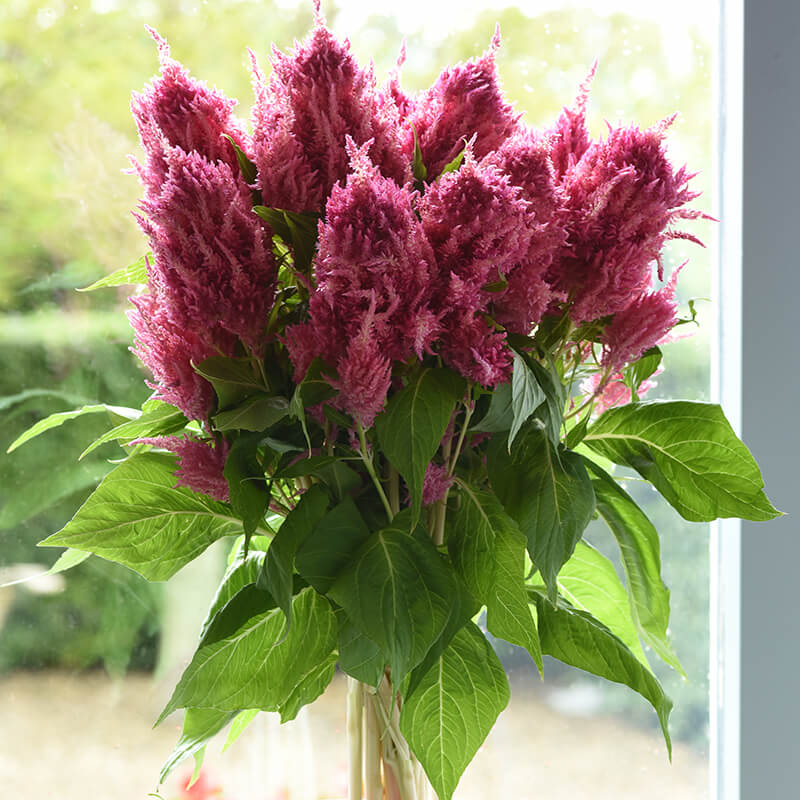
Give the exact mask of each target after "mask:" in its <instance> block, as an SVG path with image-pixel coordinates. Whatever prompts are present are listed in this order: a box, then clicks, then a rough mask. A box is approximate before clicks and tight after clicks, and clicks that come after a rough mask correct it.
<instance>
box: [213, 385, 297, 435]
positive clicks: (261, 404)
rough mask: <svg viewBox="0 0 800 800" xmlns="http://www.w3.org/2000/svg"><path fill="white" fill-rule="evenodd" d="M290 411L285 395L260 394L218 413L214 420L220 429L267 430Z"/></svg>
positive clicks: (216, 426) (215, 425)
mask: <svg viewBox="0 0 800 800" xmlns="http://www.w3.org/2000/svg"><path fill="white" fill-rule="evenodd" d="M288 413H289V401H288V400H287V399H286V398H285V397H279V396H270V395H264V394H259V395H255V396H253V397H248V398H247V399H246V400H244V401H243V402H242V403H241V404H240V405H238V406H236V407H235V408H231V409H229V410H228V411H222V412H221V413H219V414H217V415H216V416H215V417H214V419H213V421H214V427H215V428H216V429H217V430H218V431H234V430H236V431H256V432H260V431H265V430H267V428H269V427H271V426H272V425H274V424H275V423H276V422H279V421H280V420H282V419H283V418H284V417H285V416H286V415H287V414H288Z"/></svg>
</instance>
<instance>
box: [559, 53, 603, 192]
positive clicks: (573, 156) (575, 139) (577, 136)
mask: <svg viewBox="0 0 800 800" xmlns="http://www.w3.org/2000/svg"><path fill="white" fill-rule="evenodd" d="M596 71H597V62H596V61H595V63H594V64H593V65H592V68H591V70H589V74H588V75H587V76H586V78H585V80H584V81H583V83H582V84H581V85H580V89H579V90H578V96H577V97H576V98H575V102H574V104H573V105H572V107H570V108H567V107H564V109H563V110H562V111H561V114H560V116H559V117H558V120H557V121H556V124H555V125H554V126H553V128H552V130H551V131H550V156H551V159H552V162H553V171H554V173H555V177H556V179H557V180H558V181H561V180H562V179H563V178H564V175H565V174H566V173H567V172H568V171H569V170H570V169H571V168H572V167H574V166H575V164H577V163H578V161H580V159H581V157H582V156H583V154H584V153H585V152H586V151H587V150H588V149H589V144H590V143H591V140H590V138H589V130H588V128H587V127H586V103H587V102H588V100H589V89H590V88H591V85H592V80H593V79H594V76H595V72H596Z"/></svg>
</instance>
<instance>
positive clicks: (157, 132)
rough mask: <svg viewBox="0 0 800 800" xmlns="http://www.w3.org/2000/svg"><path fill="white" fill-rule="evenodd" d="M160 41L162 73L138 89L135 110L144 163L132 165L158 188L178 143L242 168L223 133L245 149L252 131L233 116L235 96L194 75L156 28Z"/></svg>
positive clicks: (148, 186) (149, 188) (151, 186)
mask: <svg viewBox="0 0 800 800" xmlns="http://www.w3.org/2000/svg"><path fill="white" fill-rule="evenodd" d="M148 30H149V31H150V33H151V35H152V36H153V38H154V39H155V40H156V42H157V43H158V53H159V61H160V62H161V74H160V75H159V76H158V77H157V78H155V79H154V80H153V81H152V83H150V84H149V85H148V86H146V87H145V89H144V91H143V92H142V93H141V94H139V93H136V92H134V94H133V98H132V100H131V110H132V112H133V117H134V119H135V121H136V126H137V128H138V129H139V136H140V139H141V143H142V147H143V148H144V150H145V153H146V155H147V158H146V161H145V164H144V165H143V166H142V165H139V164H138V163H136V162H134V166H135V167H136V169H137V171H138V172H139V175H140V178H141V180H142V183H143V184H144V186H145V188H146V189H147V191H148V192H157V191H158V189H159V187H160V185H161V183H162V181H163V180H164V177H165V176H166V173H167V169H168V168H167V164H166V151H167V150H168V149H169V148H170V147H180V148H181V149H182V150H185V151H187V152H189V151H196V152H198V153H200V154H201V155H203V156H205V158H207V159H208V160H209V161H217V160H222V161H224V162H226V163H227V164H228V165H229V166H230V167H231V169H233V170H234V171H235V172H237V173H238V164H237V161H236V154H235V152H234V150H233V147H232V146H231V144H230V142H229V141H228V140H227V139H225V138H224V136H223V134H227V135H229V136H230V137H231V138H233V140H234V141H235V142H236V143H237V144H238V145H239V146H240V147H241V148H242V149H243V150H244V151H246V152H247V151H249V150H250V144H249V139H248V136H247V134H246V132H245V130H244V128H243V127H242V125H241V123H240V122H239V121H238V120H237V119H236V118H235V117H234V115H233V109H234V107H235V106H236V101H235V100H231V99H229V98H227V97H225V95H223V94H222V93H221V92H219V91H217V90H216V89H211V88H209V87H208V86H207V85H206V84H205V83H202V82H200V81H197V80H195V79H194V78H192V77H191V76H190V75H189V73H188V71H187V70H186V69H185V68H184V67H183V66H181V64H179V63H178V62H177V61H175V60H174V59H173V58H172V57H171V56H170V54H169V45H168V44H167V42H166V41H165V40H164V39H162V38H161V37H160V36H159V35H158V34H157V33H156V32H155V31H154V30H153V29H152V28H148Z"/></svg>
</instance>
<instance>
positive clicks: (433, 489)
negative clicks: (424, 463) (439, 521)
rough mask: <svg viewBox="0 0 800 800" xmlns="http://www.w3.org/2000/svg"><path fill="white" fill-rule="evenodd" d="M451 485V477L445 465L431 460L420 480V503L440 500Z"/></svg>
mask: <svg viewBox="0 0 800 800" xmlns="http://www.w3.org/2000/svg"><path fill="white" fill-rule="evenodd" d="M452 485H453V477H452V475H448V474H447V467H446V466H445V465H444V464H437V463H436V462H435V461H431V463H430V464H428V467H427V469H426V470H425V479H424V480H423V482H422V505H423V506H430V505H433V503H436V502H437V501H439V500H441V499H442V498H443V497H444V496H445V495H446V494H447V490H448V489H449V488H450V487H451V486H452Z"/></svg>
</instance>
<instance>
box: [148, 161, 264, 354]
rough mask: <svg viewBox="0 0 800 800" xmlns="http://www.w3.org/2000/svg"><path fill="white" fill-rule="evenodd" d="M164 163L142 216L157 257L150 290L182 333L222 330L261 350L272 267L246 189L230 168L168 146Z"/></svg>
mask: <svg viewBox="0 0 800 800" xmlns="http://www.w3.org/2000/svg"><path fill="white" fill-rule="evenodd" d="M167 165H168V173H167V176H166V179H165V181H164V183H163V184H162V186H161V187H160V191H159V193H158V194H157V195H155V194H151V195H150V197H149V198H148V199H147V200H145V201H144V202H143V203H142V204H141V208H142V210H143V211H144V212H145V214H146V215H147V216H146V218H145V217H140V218H139V222H140V225H141V227H142V229H143V230H144V232H145V233H146V234H147V235H148V238H149V239H150V246H151V248H152V250H153V254H154V257H155V262H154V264H152V265H151V270H150V284H151V287H152V286H156V287H158V290H159V297H160V298H161V299H162V300H163V302H164V303H165V304H166V307H167V311H168V314H169V316H170V319H171V321H172V322H174V324H175V325H176V326H178V327H179V328H180V329H182V330H187V331H196V332H197V333H198V334H199V335H204V333H203V332H206V331H209V330H211V329H213V328H214V327H216V326H219V327H221V328H222V329H223V330H224V331H226V332H227V333H229V334H233V335H234V336H237V337H238V338H239V339H241V340H242V341H243V342H244V343H245V344H246V345H248V347H250V348H251V349H252V350H253V351H255V352H260V351H261V350H262V349H263V345H264V337H263V331H264V327H265V324H266V321H267V317H268V315H269V311H270V309H271V308H272V304H273V300H274V296H275V284H276V278H277V269H276V265H275V259H274V257H273V254H272V250H271V248H270V242H269V240H268V237H267V235H266V233H265V231H264V228H263V227H262V224H261V221H260V220H259V219H258V217H257V216H256V215H255V214H253V211H252V204H251V199H250V193H249V190H248V188H247V186H246V185H245V184H244V183H243V182H242V181H241V180H238V179H237V175H236V174H235V173H234V172H233V171H232V169H231V168H230V167H229V166H228V165H227V164H225V163H224V162H220V161H217V162H214V163H212V162H210V161H208V160H207V159H205V158H204V157H203V156H202V155H200V154H199V153H196V152H191V153H186V152H184V151H183V150H181V149H180V148H177V147H173V148H171V149H170V150H169V152H168V153H167Z"/></svg>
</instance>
